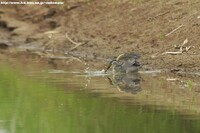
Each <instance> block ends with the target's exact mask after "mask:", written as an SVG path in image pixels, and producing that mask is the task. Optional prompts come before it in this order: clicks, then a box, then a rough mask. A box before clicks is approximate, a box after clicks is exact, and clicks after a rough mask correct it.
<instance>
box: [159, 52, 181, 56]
mask: <svg viewBox="0 0 200 133" xmlns="http://www.w3.org/2000/svg"><path fill="white" fill-rule="evenodd" d="M165 54H172V55H177V54H182V52H181V51H178V52H164V53H162V55H165Z"/></svg>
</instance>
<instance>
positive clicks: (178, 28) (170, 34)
mask: <svg viewBox="0 0 200 133" xmlns="http://www.w3.org/2000/svg"><path fill="white" fill-rule="evenodd" d="M181 27H183V25H180V26H179V27H177V28H176V29H174V30H172V31H171V32H169V33H167V34H166V35H165V36H169V35H171V34H172V33H174V32H176V31H177V30H178V29H180V28H181Z"/></svg>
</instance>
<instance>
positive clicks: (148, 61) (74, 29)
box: [0, 0, 200, 72]
mask: <svg viewBox="0 0 200 133" xmlns="http://www.w3.org/2000/svg"><path fill="white" fill-rule="evenodd" d="M199 7H200V2H199V1H197V0H193V1H187V0H181V1H177V0H169V1H160V0H151V1H149V0H142V1H138V0H135V1H133V0H114V1H109V2H108V1H107V0H90V1H86V0H67V1H65V5H62V6H59V5H54V6H48V5H41V6H39V5H1V8H0V33H1V34H0V48H1V51H5V50H9V51H10V53H12V52H14V51H15V52H16V51H17V52H19V51H27V52H29V53H34V54H37V55H39V56H40V57H45V58H50V59H53V60H56V59H64V60H76V61H79V59H80V60H85V61H88V62H91V63H92V64H93V65H94V66H97V67H105V65H106V64H108V62H109V61H110V60H112V59H113V58H115V57H116V56H118V55H119V54H121V53H127V52H136V53H140V54H141V56H142V59H141V62H142V63H143V64H144V68H145V69H167V70H170V71H172V72H179V71H186V72H194V71H195V72H196V71H199V70H200V67H199V66H200V46H199V35H200V30H199V29H200V13H199V10H200V8H199ZM66 33H67V37H66ZM72 41H73V42H72ZM184 41H185V43H184V44H183V42H184ZM75 44H76V45H77V44H79V46H78V47H74V46H76V45H75ZM181 49H182V50H181ZM167 52H168V53H167ZM170 52H172V53H170Z"/></svg>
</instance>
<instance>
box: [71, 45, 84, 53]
mask: <svg viewBox="0 0 200 133" xmlns="http://www.w3.org/2000/svg"><path fill="white" fill-rule="evenodd" d="M83 44H84V43H80V44H78V45H76V46H74V47H72V48H71V49H70V51H72V50H74V49H75V48H77V47H78V46H80V45H83Z"/></svg>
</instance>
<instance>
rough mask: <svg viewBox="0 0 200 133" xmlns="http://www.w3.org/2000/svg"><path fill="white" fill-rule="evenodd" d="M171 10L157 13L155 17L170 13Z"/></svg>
mask: <svg viewBox="0 0 200 133" xmlns="http://www.w3.org/2000/svg"><path fill="white" fill-rule="evenodd" d="M169 12H170V11H166V12H164V13H160V14H158V15H156V16H155V18H157V17H160V16H163V15H165V14H167V13H169Z"/></svg>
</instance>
